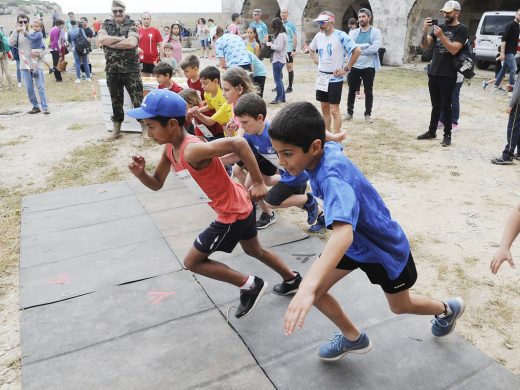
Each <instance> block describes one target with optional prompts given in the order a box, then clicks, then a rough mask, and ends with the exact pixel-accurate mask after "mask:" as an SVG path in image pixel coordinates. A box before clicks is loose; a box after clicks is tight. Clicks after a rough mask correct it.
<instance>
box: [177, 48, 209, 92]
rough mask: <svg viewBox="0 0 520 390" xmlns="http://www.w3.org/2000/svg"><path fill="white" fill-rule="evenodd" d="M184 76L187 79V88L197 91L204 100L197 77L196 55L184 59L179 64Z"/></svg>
mask: <svg viewBox="0 0 520 390" xmlns="http://www.w3.org/2000/svg"><path fill="white" fill-rule="evenodd" d="M179 66H180V67H181V69H182V71H183V72H184V75H185V76H186V77H187V78H188V87H190V88H191V89H194V90H195V91H198V92H199V94H200V97H201V98H204V89H203V88H202V83H201V81H200V76H199V66H200V62H199V58H198V57H197V56H196V55H193V54H191V55H189V56H186V57H184V58H183V59H182V60H181V63H180V64H179Z"/></svg>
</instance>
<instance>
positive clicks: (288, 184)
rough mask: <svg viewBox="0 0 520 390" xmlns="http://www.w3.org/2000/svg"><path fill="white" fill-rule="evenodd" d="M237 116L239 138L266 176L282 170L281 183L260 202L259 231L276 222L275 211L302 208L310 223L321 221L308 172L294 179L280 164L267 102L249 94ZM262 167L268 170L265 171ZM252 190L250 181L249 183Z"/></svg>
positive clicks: (239, 105)
mask: <svg viewBox="0 0 520 390" xmlns="http://www.w3.org/2000/svg"><path fill="white" fill-rule="evenodd" d="M234 112H235V117H236V118H238V120H239V122H240V130H239V133H238V134H239V135H240V136H243V137H244V138H245V139H246V140H247V142H248V143H249V146H251V149H252V150H253V153H254V154H255V157H256V161H257V163H258V165H259V167H260V170H261V171H262V174H264V175H265V176H273V175H275V174H276V173H277V172H278V170H279V171H280V176H279V180H275V181H271V182H270V183H269V184H271V185H272V187H271V189H270V190H269V191H268V192H267V195H266V196H265V199H264V200H263V201H260V202H259V204H260V208H261V209H262V214H261V215H260V218H259V219H258V221H257V223H256V227H257V228H258V229H265V228H267V227H268V226H270V225H272V224H273V223H275V222H276V216H275V213H274V211H273V209H278V208H287V207H292V206H294V207H298V208H300V209H303V210H305V211H307V223H308V224H309V225H312V224H314V223H315V222H316V220H317V218H318V213H319V210H318V203H317V202H316V199H314V196H312V194H311V193H307V181H308V180H309V177H308V176H307V174H306V173H305V172H302V173H300V174H299V175H297V176H291V175H289V174H288V173H287V172H286V171H284V170H283V169H281V167H280V166H279V165H278V156H277V155H276V151H275V150H274V149H273V145H272V144H271V140H270V139H269V133H268V128H269V121H268V120H266V115H267V107H266V105H265V101H264V100H263V99H262V98H261V97H260V96H258V95H257V94H255V93H247V94H245V95H243V96H241V97H240V99H238V101H237V103H236V104H235V106H234ZM262 167H264V168H263V169H262ZM246 188H248V180H246Z"/></svg>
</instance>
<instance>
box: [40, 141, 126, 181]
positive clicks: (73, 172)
mask: <svg viewBox="0 0 520 390" xmlns="http://www.w3.org/2000/svg"><path fill="white" fill-rule="evenodd" d="M115 152H116V145H114V144H111V143H106V142H105V143H94V144H89V145H86V146H83V147H80V148H77V149H75V150H73V151H72V152H71V154H70V156H69V157H67V158H66V159H65V160H63V161H62V162H61V163H59V164H58V165H56V166H54V167H53V168H52V170H51V176H50V178H49V179H48V181H47V184H48V189H55V188H66V187H73V186H81V185H86V184H91V183H100V182H107V181H114V180H118V179H119V178H120V177H121V174H120V172H119V171H118V170H117V168H110V169H108V170H107V162H108V161H109V160H110V158H111V157H112V156H113V155H114V154H115Z"/></svg>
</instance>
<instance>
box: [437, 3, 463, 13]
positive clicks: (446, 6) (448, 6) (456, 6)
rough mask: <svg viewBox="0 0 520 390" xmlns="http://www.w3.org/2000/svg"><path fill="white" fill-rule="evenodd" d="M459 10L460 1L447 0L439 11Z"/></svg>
mask: <svg viewBox="0 0 520 390" xmlns="http://www.w3.org/2000/svg"><path fill="white" fill-rule="evenodd" d="M452 11H460V3H459V2H458V1H447V2H446V4H444V7H442V9H441V12H452Z"/></svg>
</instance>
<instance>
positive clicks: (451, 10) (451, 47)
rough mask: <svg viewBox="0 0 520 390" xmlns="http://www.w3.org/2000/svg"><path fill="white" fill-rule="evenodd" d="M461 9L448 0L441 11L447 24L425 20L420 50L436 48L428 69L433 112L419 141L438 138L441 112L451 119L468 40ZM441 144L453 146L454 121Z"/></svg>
mask: <svg viewBox="0 0 520 390" xmlns="http://www.w3.org/2000/svg"><path fill="white" fill-rule="evenodd" d="M460 10H461V8H460V4H459V2H458V1H448V2H446V4H444V7H443V8H442V9H441V12H442V13H443V14H444V21H445V23H444V24H442V25H440V26H438V25H436V24H434V23H433V20H432V18H430V17H428V18H426V19H425V20H424V25H423V35H422V38H421V47H422V48H423V49H426V48H428V47H429V46H431V45H432V44H433V45H434V49H433V58H432V62H431V63H430V65H429V69H428V88H429V90H430V100H431V102H432V113H431V118H430V126H429V129H428V131H427V132H426V133H424V134H421V135H420V136H418V137H417V139H420V140H423V139H432V138H436V137H437V134H436V131H437V124H438V122H439V117H440V114H441V111H443V112H444V114H445V115H446V118H451V117H452V112H451V99H452V95H453V89H454V88H455V83H456V82H457V70H456V69H455V65H454V59H455V55H456V54H457V53H458V52H459V50H460V49H461V48H462V47H463V45H464V44H465V43H466V41H467V40H468V28H467V27H466V26H465V25H463V24H462V23H460V22H459V15H460ZM432 26H433V31H432V32H431V33H430V34H429V35H428V30H429V29H430V27H432ZM441 145H442V146H449V145H451V121H445V122H444V137H443V139H442V142H441Z"/></svg>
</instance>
